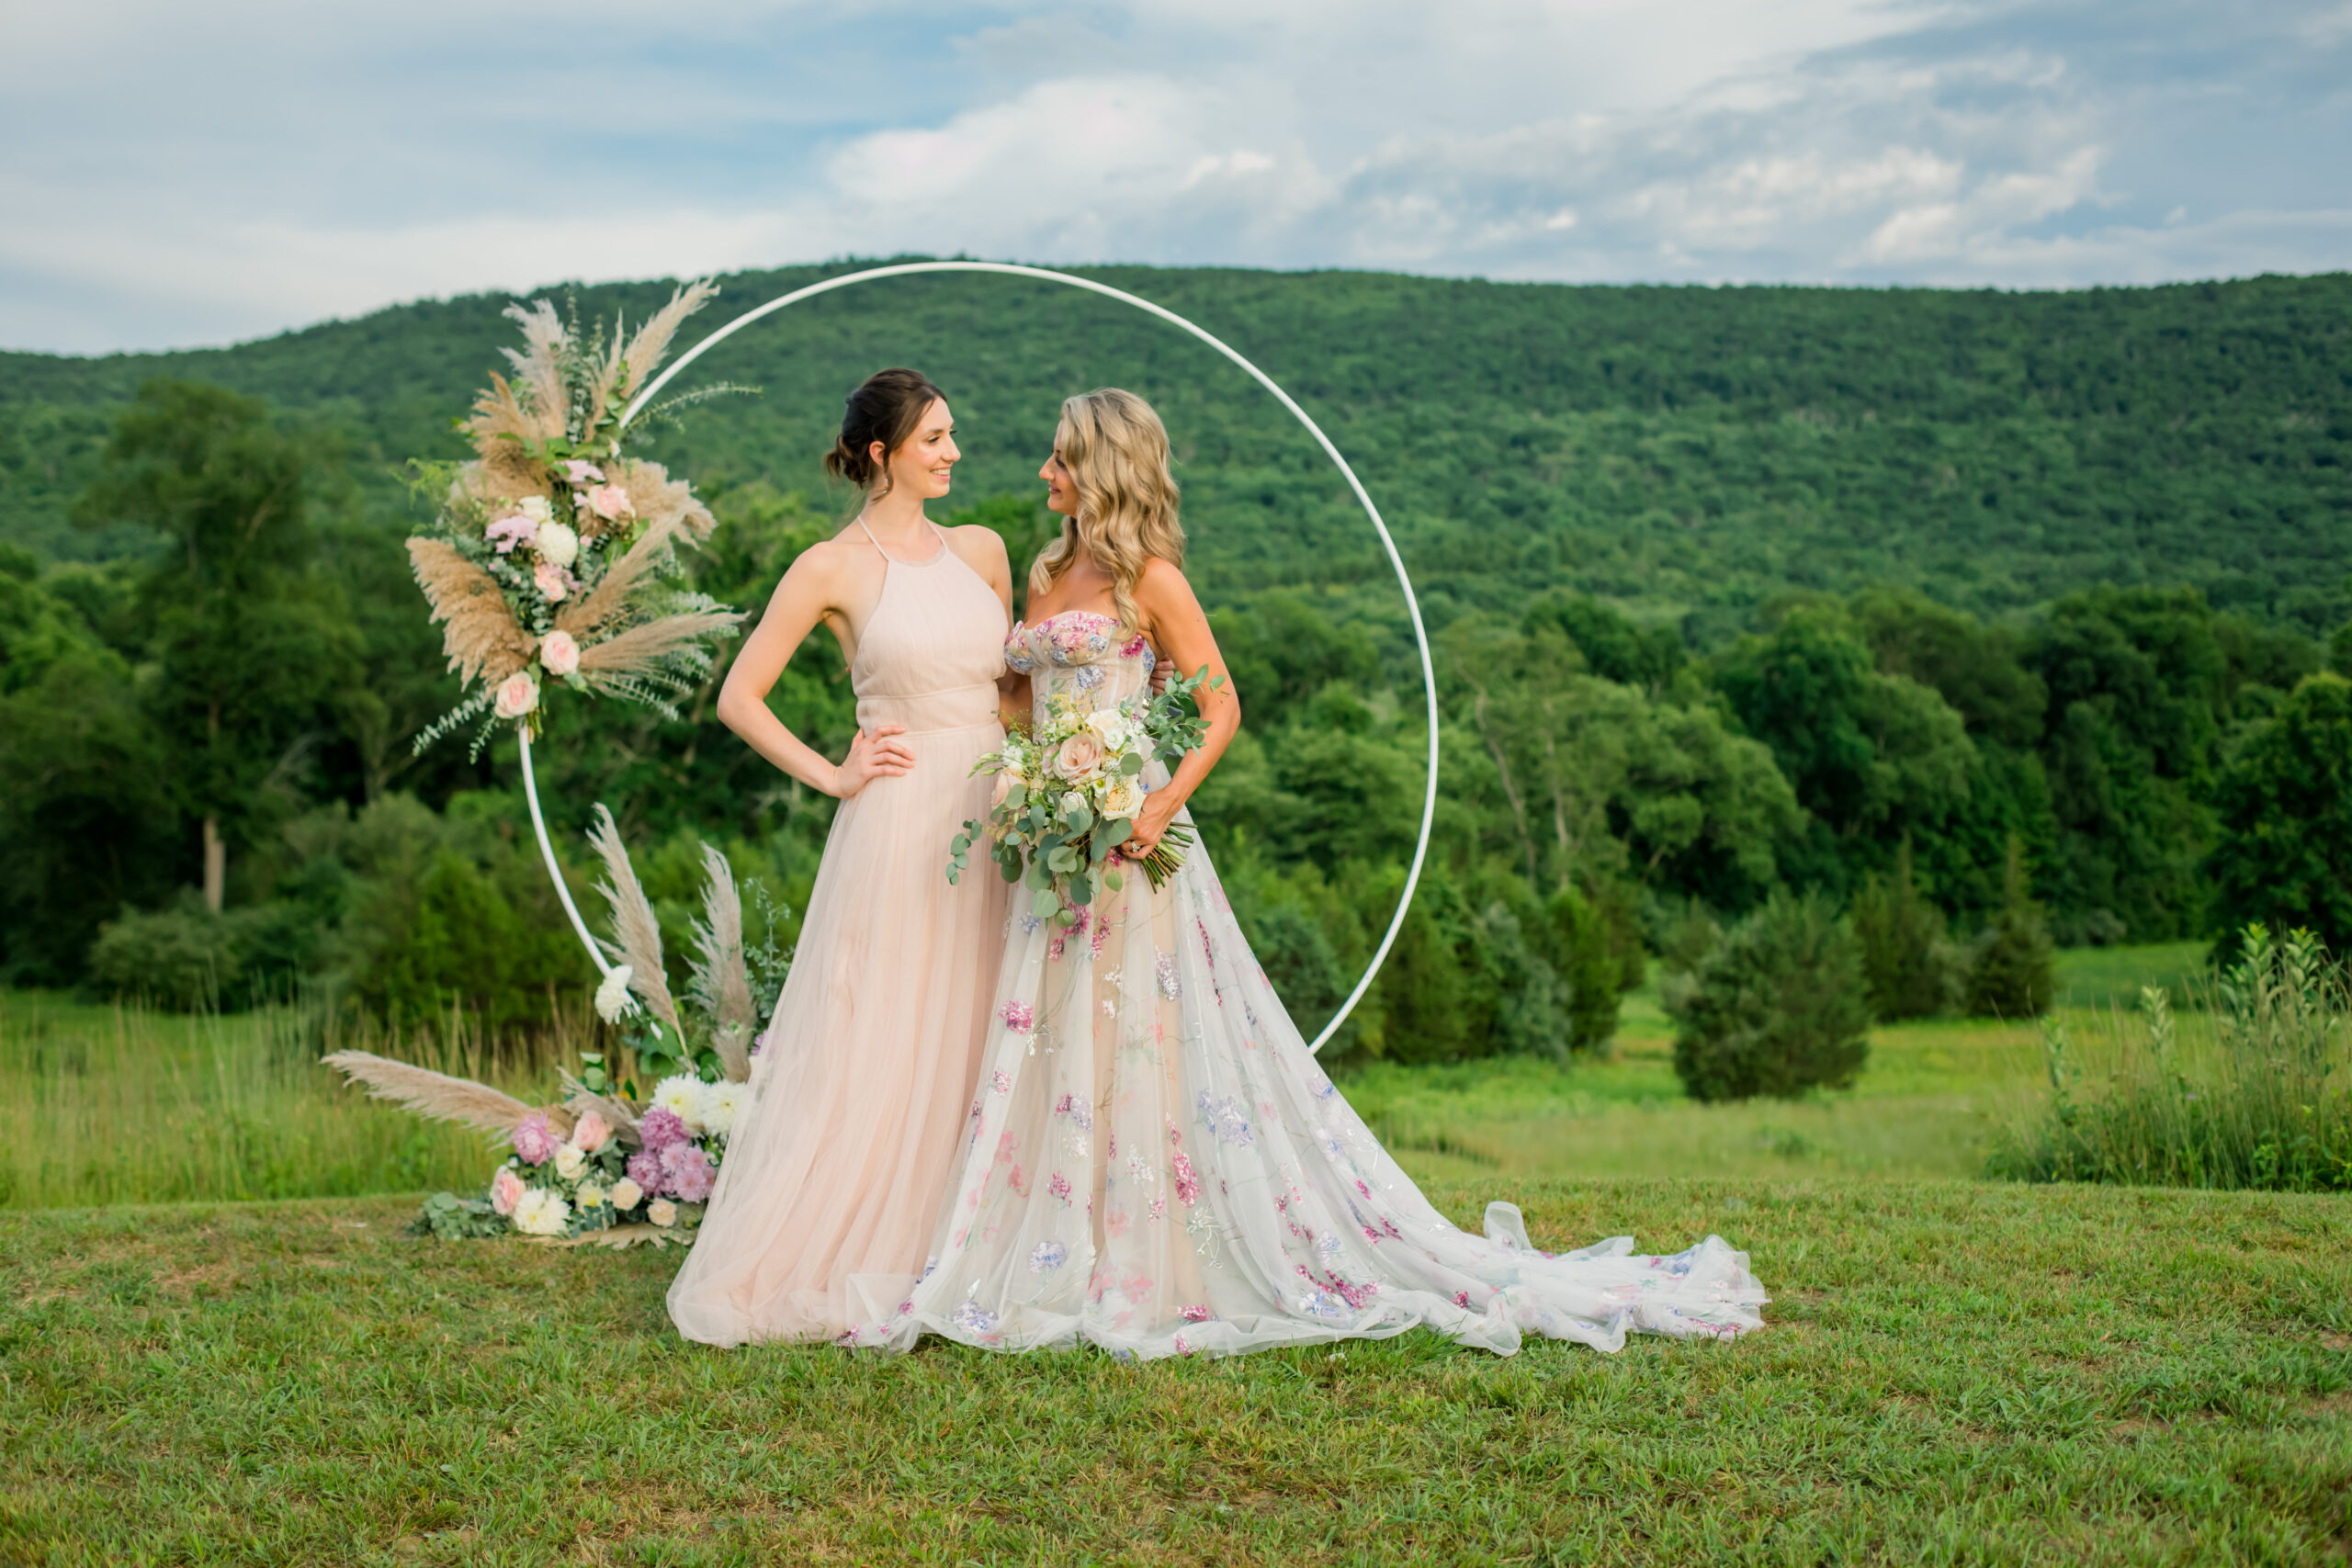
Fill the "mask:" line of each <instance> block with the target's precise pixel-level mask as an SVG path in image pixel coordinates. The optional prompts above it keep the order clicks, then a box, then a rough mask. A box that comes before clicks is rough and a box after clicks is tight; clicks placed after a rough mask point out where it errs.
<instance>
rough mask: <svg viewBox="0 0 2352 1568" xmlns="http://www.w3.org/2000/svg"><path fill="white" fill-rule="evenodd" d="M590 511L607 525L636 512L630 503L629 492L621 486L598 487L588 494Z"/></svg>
mask: <svg viewBox="0 0 2352 1568" xmlns="http://www.w3.org/2000/svg"><path fill="white" fill-rule="evenodd" d="M588 510H589V511H591V512H593V513H595V514H596V515H597V516H599V517H602V518H603V519H605V521H606V522H607V523H609V522H611V521H612V520H613V519H614V518H616V517H627V516H629V515H631V514H632V513H635V512H636V510H637V509H636V508H635V507H633V506H631V505H630V504H629V503H628V491H626V490H624V489H622V488H621V487H620V486H619V485H598V486H597V487H596V488H595V489H594V490H592V491H589V492H588Z"/></svg>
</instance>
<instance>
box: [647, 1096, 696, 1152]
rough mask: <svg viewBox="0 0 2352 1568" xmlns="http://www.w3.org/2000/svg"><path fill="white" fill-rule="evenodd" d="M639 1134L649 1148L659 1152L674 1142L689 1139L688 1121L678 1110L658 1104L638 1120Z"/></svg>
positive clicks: (677, 1142) (683, 1141) (681, 1142)
mask: <svg viewBox="0 0 2352 1568" xmlns="http://www.w3.org/2000/svg"><path fill="white" fill-rule="evenodd" d="M637 1135H638V1138H639V1141H641V1142H642V1143H643V1144H644V1145H645V1146H646V1147H647V1148H649V1149H652V1150H654V1151H655V1152H657V1153H659V1152H660V1151H661V1150H662V1149H666V1148H668V1147H669V1146H670V1145H672V1144H683V1143H685V1142H686V1141H687V1138H686V1123H685V1122H684V1119H683V1118H681V1117H680V1116H679V1115H678V1113H677V1112H676V1111H672V1110H670V1109H669V1108H668V1107H667V1106H662V1105H657V1106H655V1107H654V1108H653V1109H652V1110H650V1111H647V1112H646V1113H645V1116H644V1118H643V1119H642V1120H641V1121H639V1122H638V1124H637Z"/></svg>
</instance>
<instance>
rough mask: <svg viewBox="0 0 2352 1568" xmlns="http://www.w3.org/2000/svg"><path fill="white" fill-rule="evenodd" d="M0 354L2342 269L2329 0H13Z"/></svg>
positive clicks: (2334, 23)
mask: <svg viewBox="0 0 2352 1568" xmlns="http://www.w3.org/2000/svg"><path fill="white" fill-rule="evenodd" d="M9 35H10V36H9V48H8V50H7V51H6V56H5V58H0V211H5V212H6V215H7V220H6V222H5V223H0V345H5V346H7V347H16V348H38V349H51V350H63V351H72V352H100V351H106V350H111V349H119V348H158V347H171V346H181V345H187V344H214V343H224V342H230V341H233V340H237V339H243V338H248V337H253V336H256V335H261V334H265V333H271V332H275V331H278V330H280V329H282V328H285V327H288V326H295V325H300V324H303V323H306V322H309V321H316V320H319V319H322V318H324V317H328V316H335V315H354V314H358V313H361V312H364V311H367V310H371V309H374V308H376V307H379V306H381V305H385V304H390V303H393V302H395V301H399V300H402V299H416V298H419V297H424V296H436V295H447V294H452V293H462V292H470V291H475V290H482V289H512V290H526V289H530V288H535V287H537V286H540V285H544V284H548V283H552V282H558V281H561V280H564V279H570V278H583V279H602V278H612V277H647V276H673V275H683V274H689V273H694V272H699V271H706V270H717V269H724V268H731V267H740V266H762V265H779V264H784V263H790V262H807V261H817V260H823V259H826V258H829V257H835V256H842V255H852V254H854V255H876V254H890V253H895V252H900V251H922V252H930V253H933V254H956V253H959V252H960V253H967V254H976V255H986V256H992V257H998V258H1003V259H1010V260H1022V261H1032V262H1043V263H1049V264H1050V263H1082V262H1098V261H1136V262H1161V263H1172V264H1189V263H1218V264H1232V265H1264V266H1278V267H1301V266H1362V267H1383V268H1395V269H1400V270H1406V271H1413V272H1424V273H1437V274H1451V275H1468V274H1475V275H1479V276H1490V277H1510V278H1550V279H1562V280H1570V281H1580V280H1612V281H1622V280H1658V281H1691V282H1740V281H1765V280H1775V281H1802V282H1820V283H1925V284H1956V285H1979V284H1990V285H1996V286H2001V287H2010V288H2042V287H2053V286H2069V285H2079V284H2088V283H2129V282H2149V281H2156V280H2162V279H2172V278H2189V277H2213V276H2245V275H2248V274H2252V273H2257V272H2264V271H2280V272H2313V271H2330V270H2336V269H2341V268H2344V267H2346V266H2347V265H2352V159H2347V156H2346V152H2347V150H2352V0H2319V3H2313V4H2297V3H2280V4H2257V5H2252V6H2212V5H2210V4H2209V5H2187V4H2146V5H2072V4H2015V5H2011V4H1977V3H1973V0H1954V3H1950V4H1902V3H1894V4H1889V3H1882V0H1871V3H1856V0H1774V3H1772V4H1765V3H1763V0H1577V3H1574V4H1563V3H1558V0H1444V3H1442V4H1430V3H1425V0H1424V3H1415V4H1393V3H1391V0H1344V3H1341V0H1246V3H1245V0H1182V3H1174V0H1134V3H1127V4H1120V3H1113V0H1105V3H1101V4H1035V5H1023V4H1007V5H1001V6H982V7H972V8H944V7H941V6H935V5H934V6H916V5H902V4H875V5H869V4H863V3H859V0H834V3H831V4H823V5H817V4H784V5H775V4H758V3H752V0H702V3H700V4H697V5H694V6H671V7H657V6H644V5H642V4H628V5H623V4H618V3H616V0H571V3H570V4H567V5H563V6H555V5H540V4H515V3H511V0H474V3H469V4H467V3H459V0H408V3H406V4H402V5H399V6H391V5H381V4H377V5H364V6H353V5H332V4H321V3H320V0H209V3H208V4H206V5H204V6H189V5H187V4H185V3H180V0H175V3H172V4H164V3H161V0H20V4H19V6H15V7H12V10H11V17H10V25H9Z"/></svg>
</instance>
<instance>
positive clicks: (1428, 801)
mask: <svg viewBox="0 0 2352 1568" xmlns="http://www.w3.org/2000/svg"><path fill="white" fill-rule="evenodd" d="M926 272H992V273H1001V274H1003V275H1005V276H1012V277H1034V278H1038V279H1041V280H1043V281H1045V282H1047V283H1062V284H1067V285H1069V287H1070V288H1083V289H1085V290H1086V291H1087V292H1088V293H1090V294H1100V295H1102V296H1103V298H1104V299H1116V300H1118V301H1119V302H1120V303H1122V304H1125V305H1133V306H1134V307H1135V308H1136V310H1143V311H1147V312H1148V313H1149V314H1151V315H1154V316H1157V317H1159V319H1160V320H1161V321H1166V322H1168V323H1169V324H1170V326H1174V327H1178V328H1181V329H1182V330H1183V331H1185V332H1188V333H1192V334H1193V336H1194V337H1196V338H1198V339H1200V340H1201V341H1202V342H1203V343H1204V344H1208V345H1209V346H1210V347H1211V348H1213V349H1215V350H1216V351H1217V352H1218V353H1219V354H1221V355H1225V357H1226V358H1227V359H1229V360H1231V361H1232V362H1233V363H1234V364H1236V365H1238V366H1239V367H1241V368H1242V369H1243V370H1244V371H1246V372H1247V373H1248V374H1249V375H1250V378H1251V379H1253V380H1255V381H1256V382H1257V383H1258V384H1259V385H1260V386H1261V387H1263V388H1265V389H1266V390H1267V391H1269V392H1271V393H1272V394H1273V398H1274V400H1275V401H1276V402H1278V403H1280V404H1282V406H1283V408H1285V409H1288V410H1289V411H1290V412H1291V415H1292V417H1294V418H1295V419H1296V420H1297V421H1298V423H1301V424H1303V425H1305V426H1306V433H1307V434H1309V435H1312V436H1314V437H1315V440H1316V443H1317V445H1318V446H1321V447H1322V448H1323V451H1324V453H1325V455H1327V456H1328V457H1329V458H1330V459H1331V461H1332V462H1333V463H1335V464H1337V465H1338V467H1339V469H1340V475H1341V476H1342V477H1343V478H1345V479H1347V481H1348V488H1349V489H1350V490H1351V491H1354V492H1355V498H1356V500H1357V502H1359V503H1360V504H1362V506H1363V513H1364V515H1365V516H1366V517H1368V518H1370V519H1371V520H1372V526H1373V531H1374V533H1376V534H1378V535H1379V536H1380V545H1381V547H1382V548H1383V549H1385V550H1386V551H1387V552H1388V564H1389V565H1391V566H1392V567H1395V568H1396V569H1397V586H1398V587H1399V588H1401V589H1403V590H1404V591H1405V609H1406V612H1407V614H1408V615H1410V616H1411V617H1412V621H1413V641H1414V643H1415V645H1416V646H1417V647H1418V648H1419V652H1420V656H1421V692H1422V695H1423V697H1424V698H1425V699H1426V705H1427V709H1428V716H1429V731H1430V754H1429V782H1428V787H1427V788H1426V789H1425V790H1424V792H1423V794H1422V797H1421V833H1420V838H1419V840H1418V841H1417V842H1416V843H1415V844H1414V845H1413V863H1412V865H1411V867H1410V869H1408V871H1407V872H1406V873H1405V891H1404V893H1403V895H1402V896H1401V897H1398V898H1397V913H1396V914H1395V915H1394V916H1393V917H1392V918H1391V919H1389V922H1388V930H1387V931H1386V932H1385V934H1384V935H1383V936H1382V937H1381V939H1380V946H1379V947H1378V948H1377V949H1376V950H1374V953H1373V955H1372V963H1371V964H1370V965H1369V966H1367V967H1366V968H1365V970H1364V972H1363V978H1362V979H1360V980H1358V981H1357V982H1356V988H1355V989H1354V990H1352V991H1350V992H1349V993H1348V999H1347V1000H1346V1001H1344V1002H1342V1003H1340V1010H1339V1011H1338V1012H1336V1013H1334V1014H1333V1015H1332V1017H1331V1021H1330V1022H1329V1023H1327V1024H1325V1025H1324V1026H1323V1032H1321V1033H1320V1034H1317V1036H1316V1037H1315V1040H1314V1043H1312V1044H1310V1045H1308V1046H1307V1050H1308V1051H1309V1052H1310V1053H1312V1052H1317V1051H1320V1050H1322V1049H1323V1047H1324V1045H1325V1043H1327V1042H1329V1040H1330V1038H1331V1036H1332V1035H1333V1034H1334V1033H1336V1032H1338V1031H1339V1028H1340V1025H1341V1024H1342V1023H1345V1022H1346V1021H1347V1019H1348V1015H1349V1014H1350V1013H1351V1012H1353V1011H1354V1010H1355V1007H1356V1004H1357V1003H1358V1002H1360V1001H1362V1000H1363V994H1364V993H1365V992H1366V991H1368V990H1370V989H1371V988H1372V982H1373V980H1374V977H1375V976H1378V975H1379V973H1380V965H1381V964H1382V963H1383V962H1385V960H1386V959H1387V957H1388V950H1389V949H1390V948H1391V947H1393V946H1395V945H1396V942H1397V932H1398V931H1402V930H1403V929H1404V926H1405V912H1406V910H1408V908H1411V907H1412V903H1413V890H1414V888H1415V887H1417V886H1419V884H1420V880H1421V863H1422V862H1423V861H1424V860H1426V859H1427V858H1428V856H1429V851H1430V829H1431V828H1432V827H1433V826H1434V825H1435V823H1436V821H1437V670H1436V667H1435V665H1434V664H1433V663H1432V662H1431V661H1430V635H1429V631H1428V628H1426V627H1425V626H1422V625H1421V606H1420V601H1419V600H1418V599H1416V598H1415V597H1414V596H1413V580H1412V579H1411V578H1410V577H1409V576H1408V575H1407V574H1406V571H1405V558H1404V557H1403V556H1401V555H1399V554H1397V541H1396V540H1395V539H1393V538H1391V537H1389V535H1388V525H1386V524H1385V523H1383V522H1382V521H1381V520H1380V509H1379V508H1378V507H1376V506H1374V504H1373V503H1372V497H1371V495H1369V494H1368V493H1366V491H1365V490H1364V488H1363V480H1362V479H1357V478H1356V471H1355V470H1354V469H1353V468H1350V467H1348V460H1347V459H1346V458H1345V457H1341V456H1340V449H1339V447H1338V446H1334V445H1332V442H1331V438H1330V437H1329V436H1328V435H1326V434H1323V427H1322V426H1321V425H1318V424H1317V423H1315V421H1314V420H1313V419H1311V418H1309V417H1308V416H1307V412H1306V410H1305V409H1303V408H1300V407H1299V406H1298V404H1297V403H1296V402H1295V401H1293V400H1292V399H1291V395H1290V394H1289V393H1288V392H1285V391H1283V389H1282V388H1280V387H1279V386H1277V385H1275V384H1274V378H1272V377H1271V376H1269V375H1267V374H1266V373H1265V372H1264V371H1263V370H1261V369H1259V368H1258V367H1256V366H1255V365H1252V364H1250V361H1248V360H1247V359H1244V358H1243V357H1242V356H1241V355H1239V354H1238V353H1237V352H1235V351H1234V350H1233V349H1232V348H1231V347H1230V346H1228V345H1227V344H1225V343H1224V342H1223V341H1221V340H1220V339H1218V338H1216V337H1215V336H1213V335H1212V334H1211V333H1208V332H1207V331H1205V330H1204V329H1203V328H1200V327H1197V326H1194V325H1193V323H1192V322H1191V321H1186V320H1185V319H1184V318H1183V317H1182V316H1180V315H1178V314H1177V313H1176V312H1175V311H1173V310H1169V309H1168V308H1166V307H1165V306H1162V305H1155V304H1153V303H1152V302H1151V301H1150V300H1148V299H1141V298H1138V297H1137V296H1136V295H1133V294H1129V293H1127V292H1126V291H1125V289H1120V288H1112V287H1111V286H1110V285H1109V284H1107V283H1097V282H1095V281H1094V280H1093V279H1092V278H1091V277H1079V276H1074V275H1072V274H1070V273H1067V272H1052V271H1048V270H1047V269H1046V268H1044V267H1036V266H1016V265H1012V263H1010V262H980V261H935V262H901V263H899V264H898V265H893V266H877V267H870V268H868V269H867V270H865V271H864V272H852V273H844V274H842V276H838V277H829V278H826V279H825V280H824V281H823V282H821V283H812V284H810V285H809V287H808V288H796V289H794V290H793V291H792V292H791V293H789V294H786V295H783V296H780V297H779V298H777V299H771V300H769V301H768V302H767V303H766V304H764V305H760V306H755V307H754V308H752V310H746V311H744V312H743V313H742V314H741V315H740V316H738V317H736V318H735V319H734V320H733V321H729V322H728V323H727V324H726V325H725V326H723V327H721V328H719V329H718V331H717V332H715V333H711V334H710V335H709V336H708V337H707V338H704V339H703V340H702V341H701V342H700V343H698V344H695V345H694V347H692V348H690V349H688V350H686V352H685V353H684V354H682V355H679V356H678V357H677V358H676V359H674V360H673V361H672V362H671V364H670V367H669V368H668V369H666V370H664V371H662V374H661V375H659V376H657V377H655V378H653V379H652V381H650V383H648V384H647V386H646V388H645V389H644V390H643V391H641V392H639V393H638V395H637V396H636V397H635V398H634V399H633V400H630V402H629V405H628V408H626V409H624V410H622V411H621V425H622V427H623V428H624V429H626V428H627V427H628V422H629V421H630V420H632V419H634V418H636V417H637V414H638V412H639V410H640V409H642V408H644V407H645V405H646V403H647V402H648V400H650V399H651V398H652V396H653V395H654V394H655V393H656V392H659V391H660V390H661V389H662V388H663V387H664V386H665V385H667V384H668V383H669V380H670V378H672V377H673V376H675V375H676V374H677V373H678V372H679V371H681V370H684V368H685V367H687V366H689V365H692V364H693V363H694V362H695V360H696V359H699V358H701V357H702V355H703V354H704V353H705V351H707V350H708V349H710V348H712V347H715V346H716V345H718V344H720V343H722V342H724V341H725V340H726V339H728V338H729V337H732V336H733V335H734V334H735V333H738V332H740V331H741V330H742V329H743V328H745V327H748V326H750V325H751V324H752V322H753V321H758V320H759V319H760V318H761V317H763V316H771V315H774V314H775V312H776V311H778V310H783V309H784V308H785V307H786V306H787V305H797V304H798V303H799V302H800V301H801V300H803V299H815V298H816V297H817V296H818V295H820V294H830V293H831V292H832V291H833V290H834V289H836V288H849V287H850V286H851V285H852V284H857V283H872V282H875V281H876V280H877V279H880V278H885V277H908V276H914V275H916V274H919V273H926ZM523 795H524V798H525V799H526V801H528V802H529V804H530V807H531V826H532V827H533V828H534V829H537V833H538V837H539V852H540V853H541V854H543V855H545V856H546V857H547V863H548V875H549V876H551V877H553V878H554V879H555V889H556V893H557V896H558V897H560V898H561V899H562V900H563V908H564V912H565V913H566V914H568V915H570V916H571V924H572V929H573V930H575V931H578V932H579V933H580V940H581V942H582V944H583V945H584V946H585V947H586V948H587V949H588V956H589V957H591V958H593V959H594V960H595V962H596V967H597V970H598V971H599V972H600V973H610V972H611V968H612V965H611V964H608V963H607V962H606V961H605V955H604V953H603V952H602V951H601V950H600V949H599V948H598V947H597V946H596V942H595V939H594V937H592V936H591V935H589V933H588V924H587V922H586V921H585V920H582V919H581V918H580V910H579V909H578V908H576V907H575V906H574V905H573V904H572V901H571V893H570V892H569V891H568V890H566V888H565V887H564V884H563V875H562V874H561V872H560V871H559V870H558V869H557V866H556V860H555V850H554V847H553V846H552V845H551V844H549V843H548V829H547V823H546V822H545V820H543V819H542V818H541V817H540V816H539V792H538V787H537V784H535V783H534V782H533V781H532V778H531V742H530V738H529V737H528V736H525V737H524V738H523Z"/></svg>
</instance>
